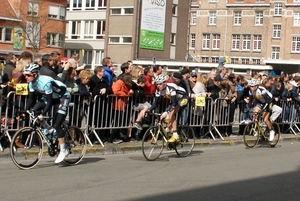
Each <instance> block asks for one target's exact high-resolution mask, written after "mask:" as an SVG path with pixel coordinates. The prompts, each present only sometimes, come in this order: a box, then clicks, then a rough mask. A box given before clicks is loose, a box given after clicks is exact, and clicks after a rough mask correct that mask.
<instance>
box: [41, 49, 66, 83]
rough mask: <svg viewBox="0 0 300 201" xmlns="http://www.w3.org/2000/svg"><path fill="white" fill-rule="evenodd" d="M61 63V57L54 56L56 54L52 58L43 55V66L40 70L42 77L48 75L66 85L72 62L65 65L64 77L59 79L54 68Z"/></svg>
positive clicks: (48, 55)
mask: <svg viewBox="0 0 300 201" xmlns="http://www.w3.org/2000/svg"><path fill="white" fill-rule="evenodd" d="M59 62H60V57H59V56H58V55H54V54H53V55H52V56H51V55H50V54H45V55H43V56H42V64H43V66H42V68H41V70H40V75H47V76H50V77H52V78H53V79H55V80H59V81H61V82H63V83H64V82H65V81H66V80H67V76H68V70H69V67H70V62H65V63H63V72H62V76H61V77H58V76H57V73H56V72H55V69H54V68H55V67H56V66H57V65H58V64H59Z"/></svg>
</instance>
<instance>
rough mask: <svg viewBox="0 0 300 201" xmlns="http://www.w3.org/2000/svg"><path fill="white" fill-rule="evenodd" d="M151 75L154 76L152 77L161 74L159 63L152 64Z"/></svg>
mask: <svg viewBox="0 0 300 201" xmlns="http://www.w3.org/2000/svg"><path fill="white" fill-rule="evenodd" d="M153 73H154V74H153V76H154V79H155V78H156V77H157V76H159V75H160V74H162V67H161V65H155V66H153Z"/></svg>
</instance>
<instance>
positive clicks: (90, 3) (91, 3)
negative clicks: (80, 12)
mask: <svg viewBox="0 0 300 201" xmlns="http://www.w3.org/2000/svg"><path fill="white" fill-rule="evenodd" d="M85 9H86V10H94V9H95V0H86V2H85Z"/></svg>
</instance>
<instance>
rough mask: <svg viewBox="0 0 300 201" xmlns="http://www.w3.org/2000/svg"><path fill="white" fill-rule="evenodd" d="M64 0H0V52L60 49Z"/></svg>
mask: <svg viewBox="0 0 300 201" xmlns="http://www.w3.org/2000/svg"><path fill="white" fill-rule="evenodd" d="M66 5H67V0H48V1H43V0H2V1H1V7H2V11H1V13H0V55H6V54H7V53H9V52H13V53H14V54H16V55H18V54H21V52H23V51H32V52H35V53H37V54H44V53H50V52H52V51H58V52H61V53H63V48H64V36H65V29H66V21H65V18H66Z"/></svg>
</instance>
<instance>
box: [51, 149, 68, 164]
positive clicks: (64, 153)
mask: <svg viewBox="0 0 300 201" xmlns="http://www.w3.org/2000/svg"><path fill="white" fill-rule="evenodd" d="M68 155H69V150H67V149H66V150H65V151H61V152H59V154H58V157H57V158H56V160H55V161H54V163H61V162H62V161H63V160H64V159H65V158H66V157H67V156H68Z"/></svg>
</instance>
